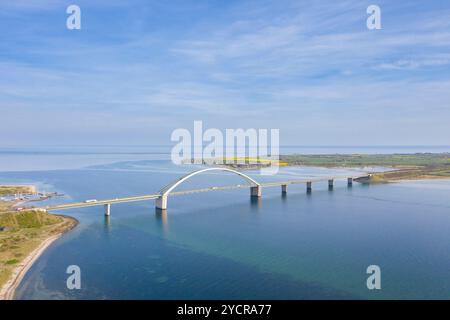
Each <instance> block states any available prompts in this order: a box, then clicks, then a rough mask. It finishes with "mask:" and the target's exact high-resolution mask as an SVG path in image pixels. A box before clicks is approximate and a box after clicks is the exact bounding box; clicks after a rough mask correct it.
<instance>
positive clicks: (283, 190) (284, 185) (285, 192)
mask: <svg viewBox="0 0 450 320" xmlns="http://www.w3.org/2000/svg"><path fill="white" fill-rule="evenodd" d="M281 194H284V195H285V194H287V184H282V185H281Z"/></svg>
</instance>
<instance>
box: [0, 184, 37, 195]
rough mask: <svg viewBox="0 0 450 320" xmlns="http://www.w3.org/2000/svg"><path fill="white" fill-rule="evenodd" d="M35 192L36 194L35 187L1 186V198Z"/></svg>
mask: <svg viewBox="0 0 450 320" xmlns="http://www.w3.org/2000/svg"><path fill="white" fill-rule="evenodd" d="M33 192H35V188H34V187H33V186H0V196H5V195H12V194H18V193H25V194H27V193H33Z"/></svg>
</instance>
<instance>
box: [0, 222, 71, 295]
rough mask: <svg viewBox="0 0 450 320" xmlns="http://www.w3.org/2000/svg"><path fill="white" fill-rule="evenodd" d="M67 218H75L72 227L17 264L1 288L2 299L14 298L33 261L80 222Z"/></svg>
mask: <svg viewBox="0 0 450 320" xmlns="http://www.w3.org/2000/svg"><path fill="white" fill-rule="evenodd" d="M66 218H70V219H72V220H74V223H73V225H72V226H71V228H69V229H67V230H65V231H63V232H60V233H58V234H55V235H52V236H51V237H49V238H47V239H46V240H45V241H43V242H42V243H41V244H40V245H39V246H38V247H37V248H36V249H34V250H33V251H32V252H30V254H29V255H28V256H27V257H26V258H25V259H23V260H22V261H21V262H20V264H18V265H17V267H16V268H15V269H14V271H13V272H12V274H11V277H10V278H9V280H8V281H7V282H6V283H5V284H4V285H3V287H2V288H1V289H0V300H13V299H14V294H15V291H16V289H17V287H18V286H19V284H20V282H21V281H22V279H23V277H24V276H25V274H26V273H27V271H28V270H29V269H30V268H31V266H32V265H33V263H34V262H35V261H36V260H37V259H38V258H39V257H40V256H41V254H42V253H44V251H45V249H47V248H48V247H49V246H50V245H51V244H52V243H53V242H54V241H56V240H57V239H58V238H60V237H61V236H62V235H63V234H65V233H66V232H68V231H70V230H72V229H73V228H74V227H75V226H76V225H77V224H78V221H77V220H76V219H74V218H71V217H66Z"/></svg>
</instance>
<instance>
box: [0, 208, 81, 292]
mask: <svg viewBox="0 0 450 320" xmlns="http://www.w3.org/2000/svg"><path fill="white" fill-rule="evenodd" d="M13 204H14V202H4V201H0V287H2V285H3V284H4V283H5V282H6V281H8V279H9V277H10V276H11V274H12V271H13V270H14V268H16V266H17V264H19V263H20V262H21V261H22V260H23V259H24V258H25V257H27V256H28V255H29V254H30V253H31V252H32V251H33V250H35V249H36V248H37V247H38V246H39V245H40V244H41V243H42V242H43V241H45V240H46V239H48V238H49V237H51V236H53V235H56V234H59V233H62V232H64V231H67V230H69V229H71V228H73V227H74V226H75V224H76V223H77V221H76V220H75V219H72V218H69V217H66V216H59V215H53V214H49V213H47V212H45V211H40V210H23V211H12V205H13Z"/></svg>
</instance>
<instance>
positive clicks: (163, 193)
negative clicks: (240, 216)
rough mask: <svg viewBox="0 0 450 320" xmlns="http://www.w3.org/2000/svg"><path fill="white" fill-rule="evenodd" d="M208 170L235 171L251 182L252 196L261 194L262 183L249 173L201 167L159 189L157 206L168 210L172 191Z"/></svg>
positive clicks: (233, 171)
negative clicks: (168, 200)
mask: <svg viewBox="0 0 450 320" xmlns="http://www.w3.org/2000/svg"><path fill="white" fill-rule="evenodd" d="M207 171H227V172H231V173H234V174H236V175H238V176H240V177H242V178H244V180H246V181H247V182H248V183H249V186H250V192H251V195H252V196H256V197H260V196H261V185H260V184H259V183H258V182H257V181H256V180H254V179H252V178H250V177H249V176H248V175H246V174H244V173H242V172H239V171H236V170H233V169H228V168H220V167H214V168H206V169H200V170H197V171H194V172H191V173H188V174H186V175H184V176H182V177H181V178H179V179H178V180H176V181H174V182H172V183H171V184H169V185H167V186H166V187H164V188H162V189H161V190H160V191H159V194H160V196H159V198H157V199H156V208H157V209H160V210H166V209H167V198H168V196H169V194H170V192H171V191H172V190H173V189H175V188H176V187H178V186H179V185H180V184H182V183H183V182H184V181H186V180H188V179H190V178H192V177H193V176H196V175H198V174H200V173H203V172H207Z"/></svg>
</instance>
